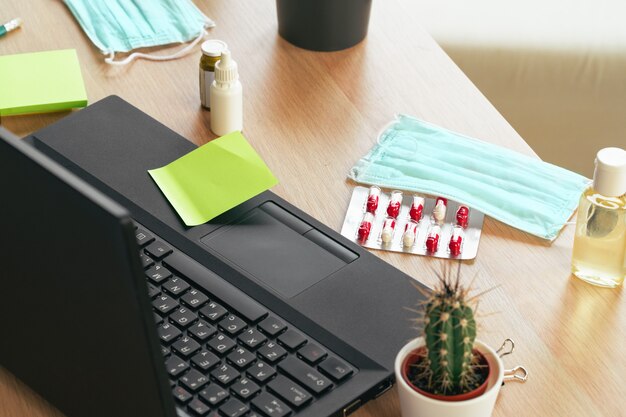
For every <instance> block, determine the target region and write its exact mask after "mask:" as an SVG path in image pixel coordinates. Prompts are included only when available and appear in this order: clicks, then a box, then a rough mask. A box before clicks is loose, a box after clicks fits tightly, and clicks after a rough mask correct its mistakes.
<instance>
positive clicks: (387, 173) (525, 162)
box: [349, 115, 590, 240]
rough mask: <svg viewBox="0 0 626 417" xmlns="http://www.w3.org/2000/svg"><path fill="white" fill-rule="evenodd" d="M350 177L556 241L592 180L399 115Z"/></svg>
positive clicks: (352, 171)
mask: <svg viewBox="0 0 626 417" xmlns="http://www.w3.org/2000/svg"><path fill="white" fill-rule="evenodd" d="M349 178H351V179H353V180H354V181H357V182H360V183H365V184H370V185H372V184H375V185H379V186H381V187H387V188H393V189H402V190H407V191H413V192H417V193H424V194H430V195H435V196H442V197H447V198H450V199H452V200H456V201H458V202H460V203H463V204H466V205H468V206H470V207H473V208H475V209H477V210H480V211H482V212H483V213H485V214H487V215H489V216H491V217H493V218H495V219H497V220H500V221H502V222H504V223H506V224H508V225H510V226H513V227H516V228H518V229H520V230H523V231H526V232H528V233H531V234H533V235H536V236H539V237H542V238H544V239H550V240H553V239H554V238H555V237H556V236H557V234H558V233H559V230H561V228H562V227H563V225H564V224H565V222H567V220H568V219H569V218H570V216H571V215H572V213H573V211H574V209H575V208H576V206H577V204H578V199H579V198H580V195H581V193H582V192H583V190H584V189H585V188H586V187H587V186H588V184H589V182H590V181H589V180H588V179H587V178H585V177H583V176H581V175H578V174H575V173H573V172H571V171H568V170H566V169H563V168H560V167H557V166H555V165H551V164H548V163H545V162H542V161H540V160H538V159H534V158H530V157H527V156H524V155H522V154H519V153H517V152H513V151H510V150H507V149H505V148H501V147H499V146H496V145H491V144H488V143H486V142H482V141H479V140H477V139H473V138H470V137H466V136H463V135H460V134H458V133H454V132H451V131H449V130H446V129H443V128H441V127H438V126H435V125H432V124H429V123H426V122H423V121H421V120H417V119H414V118H411V117H408V116H404V115H400V116H398V118H397V120H396V121H395V122H393V123H392V124H391V125H389V126H388V127H387V128H386V129H385V130H384V131H383V132H382V133H381V135H380V137H379V139H378V144H377V145H376V146H374V148H373V149H372V150H371V151H370V152H369V153H368V154H367V155H366V156H365V157H363V158H361V160H359V162H358V163H357V164H356V165H355V166H354V167H353V168H352V170H351V172H350V174H349Z"/></svg>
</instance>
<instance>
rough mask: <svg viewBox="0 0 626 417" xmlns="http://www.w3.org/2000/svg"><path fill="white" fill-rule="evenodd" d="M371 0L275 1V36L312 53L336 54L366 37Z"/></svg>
mask: <svg viewBox="0 0 626 417" xmlns="http://www.w3.org/2000/svg"><path fill="white" fill-rule="evenodd" d="M371 7H372V0H276V10H277V12H278V33H279V34H280V36H282V37H283V38H285V39H286V40H287V41H289V42H291V43H292V44H294V45H296V46H299V47H300V48H304V49H310V50H313V51H338V50H340V49H346V48H349V47H351V46H354V45H356V44H357V43H359V42H361V41H362V40H363V38H365V35H366V34H367V26H368V24H369V19H370V9H371Z"/></svg>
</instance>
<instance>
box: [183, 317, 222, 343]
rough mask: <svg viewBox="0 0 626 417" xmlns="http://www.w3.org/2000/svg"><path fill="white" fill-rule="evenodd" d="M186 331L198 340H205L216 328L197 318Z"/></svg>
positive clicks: (215, 331)
mask: <svg viewBox="0 0 626 417" xmlns="http://www.w3.org/2000/svg"><path fill="white" fill-rule="evenodd" d="M187 333H188V334H190V335H191V336H193V337H194V338H195V339H197V340H198V341H199V342H205V341H206V340H207V339H208V338H209V337H211V336H213V335H214V334H215V333H217V329H216V328H215V327H213V326H211V325H210V324H209V323H207V322H206V321H204V320H198V321H197V322H195V323H194V324H193V326H191V327H190V328H188V329H187Z"/></svg>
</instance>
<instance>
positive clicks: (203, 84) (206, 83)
mask: <svg viewBox="0 0 626 417" xmlns="http://www.w3.org/2000/svg"><path fill="white" fill-rule="evenodd" d="M214 79H215V73H214V72H212V71H204V70H202V69H200V103H202V106H203V107H206V108H210V107H211V84H213V80H214Z"/></svg>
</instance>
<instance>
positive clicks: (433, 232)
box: [426, 225, 441, 253]
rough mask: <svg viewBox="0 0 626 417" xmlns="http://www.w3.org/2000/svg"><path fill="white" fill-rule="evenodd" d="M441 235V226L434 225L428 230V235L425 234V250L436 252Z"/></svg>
mask: <svg viewBox="0 0 626 417" xmlns="http://www.w3.org/2000/svg"><path fill="white" fill-rule="evenodd" d="M440 235H441V227H439V226H437V225H434V226H432V227H431V228H430V230H429V231H428V236H426V250H427V251H428V252H430V253H435V252H437V248H438V247H439V238H440Z"/></svg>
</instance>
